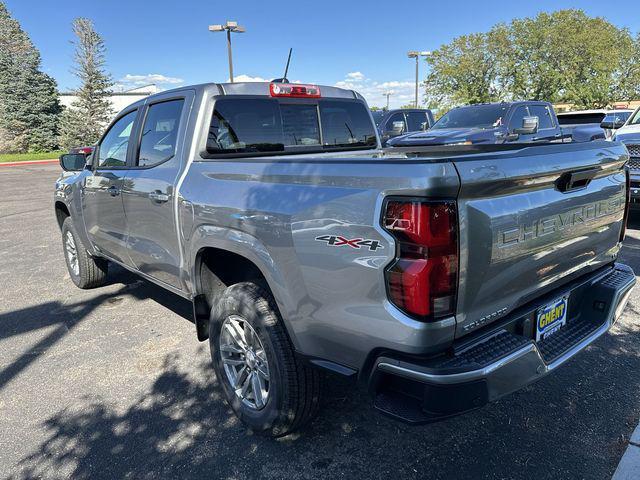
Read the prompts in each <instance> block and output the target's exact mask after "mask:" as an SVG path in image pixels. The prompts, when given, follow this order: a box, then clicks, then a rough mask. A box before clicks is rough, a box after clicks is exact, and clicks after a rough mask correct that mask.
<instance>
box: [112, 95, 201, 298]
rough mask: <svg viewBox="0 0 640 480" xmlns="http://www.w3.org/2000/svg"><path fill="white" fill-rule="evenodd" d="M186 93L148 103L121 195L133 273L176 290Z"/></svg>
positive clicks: (178, 285) (178, 283)
mask: <svg viewBox="0 0 640 480" xmlns="http://www.w3.org/2000/svg"><path fill="white" fill-rule="evenodd" d="M192 101H193V94H192V92H189V91H187V92H180V93H179V94H167V96H165V97H157V98H154V101H153V103H150V104H148V105H147V106H146V107H145V112H144V114H143V115H142V116H143V118H144V120H143V121H142V127H141V129H140V138H139V145H137V148H135V149H134V154H133V159H132V162H133V163H132V165H131V168H130V170H129V171H128V172H127V178H126V181H125V183H124V185H123V189H122V198H123V202H124V210H125V213H126V215H127V221H128V243H127V249H128V251H129V255H130V256H131V260H132V262H133V264H134V265H135V267H136V268H137V269H138V270H140V271H141V272H143V273H145V274H147V275H149V276H152V277H154V278H156V279H158V280H160V281H161V282H163V283H166V284H168V285H171V286H173V287H176V288H179V289H181V288H182V285H181V280H180V263H181V262H180V258H181V250H180V244H179V238H178V229H177V226H176V218H175V209H176V207H177V205H176V197H175V195H176V192H175V185H176V183H177V181H178V178H179V175H180V172H181V171H182V168H183V161H185V160H186V153H185V152H183V148H186V147H185V145H184V140H183V138H184V131H185V126H186V125H185V123H186V120H187V118H188V111H189V108H190V106H191V103H192Z"/></svg>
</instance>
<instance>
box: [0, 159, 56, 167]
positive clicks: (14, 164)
mask: <svg viewBox="0 0 640 480" xmlns="http://www.w3.org/2000/svg"><path fill="white" fill-rule="evenodd" d="M58 162H59V160H58V159H54V160H25V161H22V162H20V161H18V162H0V167H17V166H19V165H46V164H48V163H58Z"/></svg>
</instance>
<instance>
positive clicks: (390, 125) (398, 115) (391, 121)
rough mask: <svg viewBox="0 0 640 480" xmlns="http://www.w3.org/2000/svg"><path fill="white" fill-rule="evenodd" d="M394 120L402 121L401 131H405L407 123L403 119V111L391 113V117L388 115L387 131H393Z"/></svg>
mask: <svg viewBox="0 0 640 480" xmlns="http://www.w3.org/2000/svg"><path fill="white" fill-rule="evenodd" d="M395 122H402V124H403V125H404V129H403V132H406V131H407V124H406V122H405V121H404V113H394V114H393V115H391V117H389V120H387V127H386V128H387V133H392V132H393V124H394V123H395Z"/></svg>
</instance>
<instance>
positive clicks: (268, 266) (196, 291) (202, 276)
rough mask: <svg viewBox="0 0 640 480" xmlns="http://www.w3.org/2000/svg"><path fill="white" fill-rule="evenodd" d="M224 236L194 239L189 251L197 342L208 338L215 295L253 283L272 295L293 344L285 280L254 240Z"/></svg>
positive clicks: (269, 257) (264, 250) (249, 236)
mask: <svg viewBox="0 0 640 480" xmlns="http://www.w3.org/2000/svg"><path fill="white" fill-rule="evenodd" d="M217 233H219V232H217ZM224 237H225V239H224V240H222V241H212V240H213V239H211V238H209V239H208V241H205V238H203V237H200V239H199V240H198V238H197V236H196V237H195V238H193V240H194V244H195V245H196V246H195V248H193V250H192V251H193V252H194V254H193V257H192V261H191V282H192V289H193V299H194V300H193V308H194V319H195V322H196V331H197V334H198V339H199V340H201V341H202V340H206V339H207V338H208V335H209V333H208V332H209V313H210V309H211V307H212V306H213V304H214V303H215V301H216V296H217V295H219V294H220V293H222V292H223V291H224V289H226V288H227V287H229V286H231V285H234V284H236V283H240V282H246V281H253V282H255V283H258V284H259V285H260V286H262V287H263V288H265V289H266V290H268V291H269V293H270V294H271V295H272V296H273V298H274V299H275V302H276V306H277V308H278V310H279V313H280V316H281V317H282V319H283V322H284V325H285V328H286V330H287V333H288V334H289V337H290V338H291V340H292V342H293V343H294V345H296V340H295V335H292V333H293V332H292V329H291V327H290V324H289V319H288V318H287V317H288V316H287V313H286V312H288V311H289V308H288V306H289V305H290V301H289V295H288V293H287V289H286V287H285V283H284V278H283V276H282V275H281V273H280V271H279V270H278V269H277V267H276V264H275V262H274V261H273V259H272V258H271V256H270V255H269V253H268V251H267V250H266V248H265V247H264V245H262V243H261V242H259V240H258V239H257V238H255V237H253V236H251V235H248V234H246V233H242V232H237V231H234V232H233V237H234V241H230V240H229V237H230V236H229V235H224Z"/></svg>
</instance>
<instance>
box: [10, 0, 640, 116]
mask: <svg viewBox="0 0 640 480" xmlns="http://www.w3.org/2000/svg"><path fill="white" fill-rule="evenodd" d="M4 1H5V3H6V5H7V7H8V8H9V10H10V12H11V13H12V15H13V16H14V18H16V19H17V20H18V21H19V22H20V24H21V25H22V27H23V29H25V30H26V31H27V33H28V34H29V35H30V37H31V40H32V41H33V42H34V44H35V45H36V47H37V48H38V49H39V50H40V52H41V54H42V66H43V70H44V71H45V72H47V73H48V74H49V75H51V76H53V78H55V79H56V81H57V82H58V87H59V89H60V90H61V91H69V90H71V89H73V88H74V87H76V86H77V85H78V82H77V79H76V78H75V77H74V76H73V74H72V73H71V68H72V62H73V45H72V44H71V41H72V40H73V33H72V31H71V22H72V21H73V19H74V18H76V17H79V16H83V17H88V18H90V19H91V20H93V22H94V24H95V27H96V30H97V31H98V32H99V33H100V34H101V35H102V37H103V39H104V41H105V44H106V48H107V55H106V60H107V69H108V71H109V72H110V73H111V75H112V76H113V78H114V80H115V81H116V83H117V86H118V88H120V89H128V88H135V87H137V86H141V85H145V84H149V83H154V84H156V85H157V86H158V87H160V88H161V89H168V88H173V87H176V86H180V85H189V84H195V83H203V82H225V81H227V80H228V78H229V72H228V63H227V52H226V39H225V35H224V34H223V33H212V32H209V31H208V28H207V27H208V25H210V24H216V23H224V22H225V21H227V20H235V21H237V22H238V23H239V24H240V25H242V26H244V27H245V28H246V33H242V34H237V35H234V36H233V53H234V74H235V79H236V81H241V80H260V79H266V80H270V79H273V78H277V77H281V76H282V74H283V73H284V66H285V63H286V57H287V54H288V51H289V48H290V47H292V48H293V56H292V60H291V67H290V69H289V75H288V77H289V79H290V80H292V81H300V82H303V83H317V84H320V85H337V86H342V87H346V88H351V89H354V90H357V91H359V92H360V93H362V94H363V95H364V96H365V98H367V101H368V102H369V104H370V105H372V106H384V105H386V98H385V97H384V93H385V92H387V91H391V92H393V93H392V95H391V96H390V106H391V107H392V108H393V107H398V106H400V105H405V104H408V103H411V102H412V101H413V98H414V85H415V61H414V60H411V59H409V58H407V51H409V50H427V51H428V50H434V49H436V48H438V47H439V46H440V45H441V44H443V43H447V42H449V41H450V40H451V39H453V38H454V37H456V36H458V35H462V34H467V33H474V32H482V31H487V30H489V29H490V28H491V27H492V26H493V25H494V24H496V23H499V22H508V21H510V20H511V19H513V18H521V17H527V16H533V15H535V14H537V13H539V12H541V11H554V10H557V9H561V8H581V9H583V10H585V11H586V12H587V14H589V15H592V16H602V17H605V18H606V19H607V20H609V21H610V22H612V23H614V24H616V25H617V26H620V27H627V28H628V29H629V30H630V31H631V32H632V33H633V34H636V33H638V32H639V31H640V1H639V0H617V1H615V2H607V1H602V0H582V1H563V0H555V1H551V0H534V1H524V2H523V1H513V2H498V3H496V2H483V1H478V0H458V1H456V0H449V1H438V2H434V1H432V0H415V1H413V2H409V1H404V0H393V1H389V0H388V1H386V2H376V1H373V0H370V1H357V2H356V1H348V0H342V1H334V0H323V1H318V0H316V1H308V0H307V1H305V0H296V1H291V0H271V1H264V0H263V1H242V0H233V1H226V2H220V1H214V0H182V1H176V0H153V1H149V0H146V1H143V0H126V1H125V0H4ZM420 69H421V71H420V77H421V78H423V77H424V75H425V73H426V65H425V64H424V63H423V62H421V65H420Z"/></svg>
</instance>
